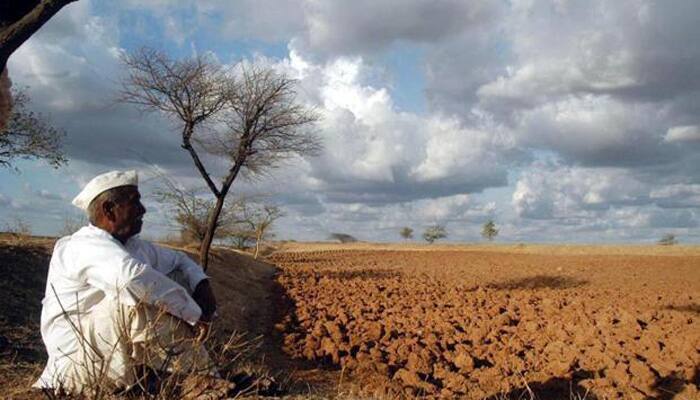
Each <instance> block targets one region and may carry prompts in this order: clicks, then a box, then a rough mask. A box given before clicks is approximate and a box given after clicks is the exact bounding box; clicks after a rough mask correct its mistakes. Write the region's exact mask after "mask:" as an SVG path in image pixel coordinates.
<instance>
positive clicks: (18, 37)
mask: <svg viewBox="0 0 700 400" xmlns="http://www.w3.org/2000/svg"><path fill="white" fill-rule="evenodd" d="M3 1H4V0H3ZM74 1H77V0H43V1H41V2H40V3H39V4H38V5H37V6H36V7H34V8H32V9H31V11H29V12H28V13H26V14H25V15H24V16H23V17H22V18H20V19H19V20H17V21H13V22H12V23H11V24H10V25H8V26H6V27H4V28H2V29H1V30H0V71H2V70H3V69H5V66H6V65H7V60H8V59H9V58H10V55H11V54H12V53H14V52H15V50H17V49H18V48H19V46H21V45H22V43H24V42H26V41H27V39H29V38H30V37H31V36H32V35H33V34H34V33H36V31H38V30H39V28H41V27H42V26H43V25H44V24H45V23H46V22H47V21H48V20H49V19H51V17H53V16H54V15H56V13H57V12H59V11H60V10H61V9H62V8H63V7H64V6H66V5H68V4H70V3H72V2H74Z"/></svg>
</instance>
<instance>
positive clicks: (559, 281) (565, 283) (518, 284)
mask: <svg viewBox="0 0 700 400" xmlns="http://www.w3.org/2000/svg"><path fill="white" fill-rule="evenodd" d="M588 283H589V281H587V280H585V279H577V278H572V277H568V276H557V275H536V276H530V277H527V278H519V279H511V280H507V281H504V282H498V283H491V284H489V285H488V286H487V287H488V288H491V289H496V290H514V289H573V288H577V287H581V286H585V285H587V284H588Z"/></svg>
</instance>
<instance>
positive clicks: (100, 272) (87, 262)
mask: <svg viewBox="0 0 700 400" xmlns="http://www.w3.org/2000/svg"><path fill="white" fill-rule="evenodd" d="M78 254H79V256H78V260H76V261H77V263H78V268H79V270H80V273H81V275H82V276H83V278H84V279H85V281H86V283H88V284H89V285H91V286H94V287H96V288H98V289H100V290H102V291H103V292H105V293H106V294H107V295H110V296H115V297H118V298H120V299H121V301H124V304H125V305H136V304H138V302H141V301H142V302H145V303H147V304H152V305H156V306H162V307H163V308H164V309H165V310H166V311H167V312H168V313H170V314H172V315H174V316H176V317H178V318H180V319H182V320H185V321H187V322H188V323H190V324H192V325H194V324H196V323H197V322H198V321H199V320H200V317H201V315H202V310H201V308H200V307H199V305H198V304H197V303H196V302H195V301H194V300H193V299H192V297H191V296H190V295H189V293H188V292H187V290H185V288H183V287H182V286H180V285H179V284H177V283H176V282H174V281H173V280H171V279H170V278H168V277H167V276H165V275H164V274H162V273H161V272H159V271H157V270H156V269H154V268H153V267H151V266H150V265H149V264H145V263H142V262H140V261H138V260H137V259H135V258H134V257H132V256H131V255H130V254H129V253H127V252H125V251H123V250H122V249H121V248H119V247H117V246H116V245H112V244H110V243H91V244H90V246H84V247H83V249H82V251H81V252H79V253H78Z"/></svg>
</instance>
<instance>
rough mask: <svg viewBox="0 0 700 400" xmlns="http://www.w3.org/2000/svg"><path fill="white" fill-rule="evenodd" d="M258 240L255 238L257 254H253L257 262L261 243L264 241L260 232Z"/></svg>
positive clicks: (257, 236)
mask: <svg viewBox="0 0 700 400" xmlns="http://www.w3.org/2000/svg"><path fill="white" fill-rule="evenodd" d="M255 236H256V238H255V254H253V258H255V259H256V260H257V258H258V253H259V252H260V242H261V241H262V237H263V235H262V233H261V232H260V231H258V232H256V235H255Z"/></svg>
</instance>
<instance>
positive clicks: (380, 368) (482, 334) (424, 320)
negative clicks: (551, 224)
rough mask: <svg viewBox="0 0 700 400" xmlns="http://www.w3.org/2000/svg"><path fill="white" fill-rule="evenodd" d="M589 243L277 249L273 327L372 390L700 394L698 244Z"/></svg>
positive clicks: (290, 347)
mask: <svg viewBox="0 0 700 400" xmlns="http://www.w3.org/2000/svg"><path fill="white" fill-rule="evenodd" d="M550 247H551V246H550ZM650 247H651V246H650ZM654 248H656V247H654ZM594 249H595V248H589V249H588V251H582V252H577V251H562V250H561V248H560V249H558V250H557V251H549V250H548V247H546V246H544V247H541V248H540V250H541V251H530V249H524V248H523V247H522V246H520V247H517V246H516V247H510V248H500V249H499V248H489V249H469V248H467V249H466V250H465V249H460V250H459V251H457V250H431V251H421V250H420V249H412V250H413V251H397V250H367V249H366V250H352V251H349V250H334V251H328V250H326V251H306V252H299V251H292V252H283V253H278V254H275V255H273V256H272V257H271V260H272V261H273V262H275V263H277V264H278V266H280V267H281V268H282V270H283V273H282V274H281V275H280V276H279V277H278V281H279V282H280V284H281V285H282V286H283V287H284V289H285V291H286V295H287V296H288V297H289V299H290V300H291V302H292V304H293V309H292V312H291V313H290V314H289V315H288V316H287V318H286V319H285V320H284V321H283V322H282V323H280V324H279V325H278V326H277V329H278V330H279V331H281V332H283V334H284V348H285V350H286V351H287V352H288V353H289V354H291V355H293V356H294V357H297V358H302V359H307V360H311V361H313V362H317V363H320V364H325V365H329V366H334V367H336V368H338V369H342V371H343V374H344V375H349V376H351V377H352V380H353V381H354V382H356V383H358V384H359V385H358V386H360V387H362V389H363V391H364V392H365V393H367V394H370V395H373V396H377V397H414V396H427V397H458V398H470V399H480V398H484V397H489V396H502V397H499V398H503V396H505V397H506V398H519V397H520V396H521V395H523V394H524V395H525V397H524V398H529V396H530V390H532V391H533V392H534V393H535V394H536V395H537V396H538V398H543V399H549V398H551V399H561V398H569V397H570V396H573V397H575V396H580V397H581V398H584V397H586V398H594V397H597V398H610V399H616V398H626V399H627V398H630V399H637V398H638V399H648V398H658V399H671V398H677V399H693V398H699V397H700V396H699V395H698V385H700V382H699V381H700V254H698V252H697V249H692V248H691V249H690V250H688V249H682V250H681V251H680V252H679V253H680V254H678V255H674V253H673V252H672V251H666V250H663V251H659V252H658V253H660V254H662V255H657V252H656V251H648V249H645V248H637V249H642V250H643V251H640V252H636V253H637V254H635V248H625V249H623V250H620V249H613V248H608V249H605V248H604V249H603V250H605V251H599V252H598V253H603V254H595V253H596V252H595V251H592V250H594ZM599 250H600V249H599ZM674 396H676V397H674Z"/></svg>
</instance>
